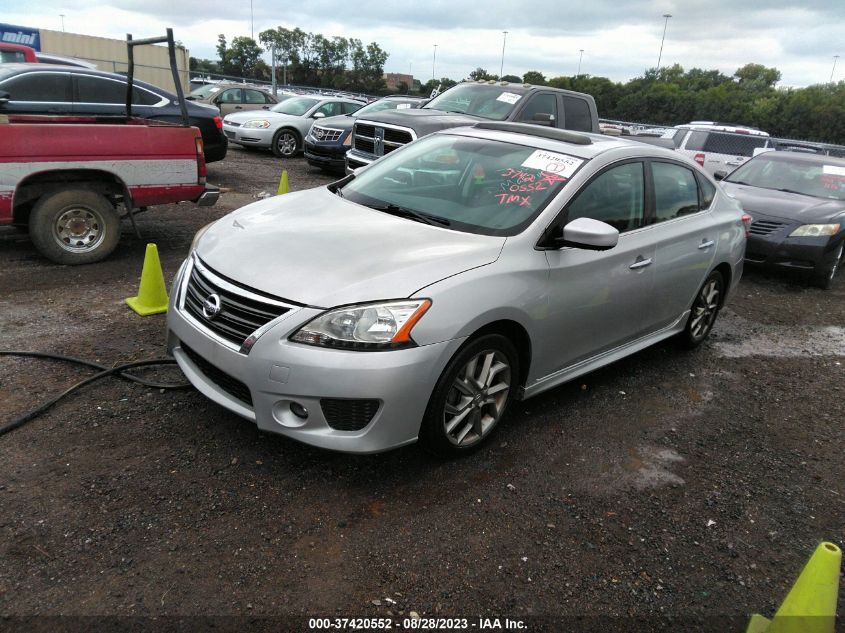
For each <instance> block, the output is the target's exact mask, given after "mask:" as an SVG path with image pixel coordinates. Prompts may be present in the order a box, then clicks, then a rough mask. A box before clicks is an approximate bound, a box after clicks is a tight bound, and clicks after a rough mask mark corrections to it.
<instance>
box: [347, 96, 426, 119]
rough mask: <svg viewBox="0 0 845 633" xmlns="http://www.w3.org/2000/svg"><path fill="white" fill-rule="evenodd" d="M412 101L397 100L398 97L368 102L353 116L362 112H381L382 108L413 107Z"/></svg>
mask: <svg viewBox="0 0 845 633" xmlns="http://www.w3.org/2000/svg"><path fill="white" fill-rule="evenodd" d="M413 107H414V102H412V101H399V100H398V99H381V100H379V101H373V102H372V103H368V104H367V105H365V106H364V107H363V108H361V109H360V110H357V111H356V112H355V114H354V116H361V115H362V114H372V113H373V112H381V111H382V110H407V109H408V108H413Z"/></svg>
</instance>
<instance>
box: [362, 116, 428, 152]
mask: <svg viewBox="0 0 845 633" xmlns="http://www.w3.org/2000/svg"><path fill="white" fill-rule="evenodd" d="M376 131H378V132H379V134H376ZM354 134H355V137H354V140H353V142H354V147H355V149H356V150H358V151H360V152H364V153H366V154H373V155H382V154H389V153H390V152H392V151H393V150H395V149H399V148H400V147H402V146H403V145H406V144H408V143H410V142H411V141H413V140H414V135H413V133H412V132H411V131H410V130H401V129H395V128H392V127H382V126H381V125H371V124H368V123H356V124H355V133H354ZM379 135H380V136H381V139H382V143H381V146H380V148H379V150H378V151H376V145H377V144H376V136H379Z"/></svg>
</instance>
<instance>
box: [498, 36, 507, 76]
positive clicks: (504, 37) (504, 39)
mask: <svg viewBox="0 0 845 633" xmlns="http://www.w3.org/2000/svg"><path fill="white" fill-rule="evenodd" d="M507 41H508V32H507V31H502V65H501V66H499V79H501V78H502V73H503V72H504V71H505V43H506V42H507Z"/></svg>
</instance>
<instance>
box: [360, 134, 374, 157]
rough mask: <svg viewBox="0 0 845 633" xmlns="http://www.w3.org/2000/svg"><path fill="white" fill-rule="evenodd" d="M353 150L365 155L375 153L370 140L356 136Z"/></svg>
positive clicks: (372, 142)
mask: <svg viewBox="0 0 845 633" xmlns="http://www.w3.org/2000/svg"><path fill="white" fill-rule="evenodd" d="M355 149H357V150H358V151H360V152H365V153H367V154H375V153H376V144H375V141H373V139H371V138H362V137H360V136H358V135H357V134H356V136H355Z"/></svg>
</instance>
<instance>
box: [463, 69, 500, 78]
mask: <svg viewBox="0 0 845 633" xmlns="http://www.w3.org/2000/svg"><path fill="white" fill-rule="evenodd" d="M498 78H499V75H491V74H490V73H488V72H487V70H486V69H484V68H482V67H481V66H479V67H478V68H476V69H475V70H473V71H472V72H471V73H470V74H469V79H471V80H472V81H489V80H491V79H498Z"/></svg>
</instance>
